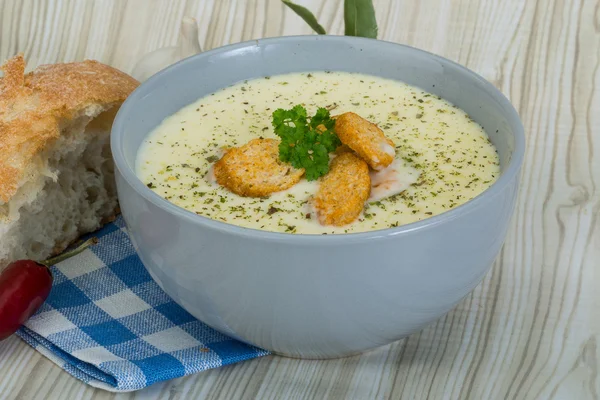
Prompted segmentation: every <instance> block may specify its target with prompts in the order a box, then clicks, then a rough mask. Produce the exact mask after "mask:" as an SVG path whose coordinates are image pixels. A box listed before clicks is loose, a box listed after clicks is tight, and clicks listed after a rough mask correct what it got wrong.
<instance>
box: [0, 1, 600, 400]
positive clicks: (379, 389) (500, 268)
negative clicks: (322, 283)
mask: <svg viewBox="0 0 600 400" xmlns="http://www.w3.org/2000/svg"><path fill="white" fill-rule="evenodd" d="M298 2H299V3H300V4H303V5H305V6H308V7H309V8H310V9H311V10H314V11H315V13H316V14H317V16H318V19H319V21H320V22H321V24H322V25H323V26H324V27H325V28H326V29H327V31H328V32H329V33H333V34H342V33H343V1H342V0H326V1H319V0H298ZM375 7H376V12H377V18H378V21H379V32H380V34H379V38H380V39H384V40H388V41H394V42H399V43H404V44H409V45H412V46H415V47H419V48H422V49H425V50H429V51H431V52H434V53H437V54H439V55H442V56H444V57H447V58H449V59H452V60H455V61H457V62H459V63H461V64H463V65H466V66H467V67H469V68H471V69H472V70H474V71H476V72H478V73H479V74H481V75H482V76H484V77H485V78H486V79H488V80H490V81H491V82H492V83H493V84H494V85H496V86H497V87H498V88H499V89H500V90H501V91H502V92H503V93H505V94H506V95H507V96H508V97H509V98H510V100H511V101H512V102H513V104H514V105H515V107H516V108H517V110H518V111H519V114H520V115H521V117H522V119H523V123H524V126H525V130H526V134H527V142H528V147H527V151H526V158H525V164H524V168H523V180H522V190H521V193H520V195H519V201H518V206H517V209H516V213H515V216H514V219H513V221H512V225H511V228H510V230H509V234H508V237H507V240H506V244H505V247H504V249H503V251H502V253H501V255H500V257H499V259H498V261H497V262H496V264H495V265H494V267H493V269H492V270H491V271H490V273H489V274H488V275H487V276H486V278H485V280H484V281H483V282H482V283H481V285H479V286H478V287H477V288H476V289H475V291H474V292H473V293H472V295H470V296H468V297H467V298H466V299H465V300H464V301H463V302H462V303H461V304H460V305H459V306H458V307H456V309H455V310H453V311H452V312H451V313H450V314H448V315H447V316H446V317H444V318H442V319H441V320H439V321H438V322H437V323H436V324H434V325H432V326H429V327H428V328H427V329H425V330H424V331H422V332H420V333H417V334H414V335H412V336H410V337H409V338H407V339H406V340H403V341H400V342H397V343H394V344H392V345H390V346H387V347H383V348H380V349H377V350H375V351H372V352H370V353H366V354H363V355H361V356H356V357H351V358H345V359H339V360H329V361H300V360H293V359H287V358H281V357H275V356H270V357H265V358H262V359H257V360H252V361H248V362H244V363H240V364H237V365H233V366H229V367H224V368H219V369H215V370H211V371H207V372H204V373H200V374H197V375H193V376H190V377H186V378H182V379H177V380H173V381H169V382H165V383H159V384H156V385H154V386H152V387H150V388H148V389H145V390H142V391H139V392H135V393H129V394H119V395H115V394H113V393H109V392H104V391H101V390H96V389H93V388H91V387H89V386H87V385H85V384H83V383H81V382H79V381H77V380H76V379H74V378H72V377H71V376H70V375H68V374H67V373H65V372H64V371H62V370H61V369H60V368H58V367H56V366H55V365H54V364H52V363H51V362H50V361H48V360H47V359H45V358H44V357H42V356H41V355H40V354H39V353H37V352H36V351H34V350H32V349H31V348H29V347H28V346H27V345H26V344H25V343H24V342H22V341H21V340H19V339H17V338H16V337H13V338H10V339H9V340H6V341H4V342H1V343H0V398H6V399H15V398H17V399H38V398H39V399H112V398H118V399H126V398H130V397H131V398H140V399H142V398H143V399H146V398H148V399H153V398H169V399H194V398H209V399H213V398H219V399H237V398H260V399H283V398H303V399H304V398H306V399H313V398H314V399H321V398H340V399H371V398H373V399H380V398H381V399H382V398H393V399H598V398H600V373H599V368H600V367H599V364H600V343H598V342H599V341H600V223H599V222H598V220H599V214H600V90H599V89H600V2H599V1H598V0H526V1H525V0H523V1H522V0H481V1H478V0H439V1H434V0H421V1H409V0H400V1H385V0H377V1H375ZM186 15H190V16H194V17H196V18H197V19H198V21H199V25H200V42H201V44H202V48H203V49H205V50H206V49H211V48H215V47H218V46H221V45H224V44H227V43H234V42H239V41H243V40H248V39H253V38H261V37H269V36H279V35H292V34H310V33H311V31H310V29H309V28H308V27H307V26H306V24H305V23H304V22H302V21H301V20H300V19H299V18H298V17H297V16H295V15H294V14H293V13H291V12H290V11H289V10H287V9H284V7H283V6H282V4H281V3H280V1H279V0H268V1H267V0H253V1H242V0H189V1H185V0H173V1H170V0H129V1H126V0H70V1H69V0H62V1H61V0H38V1H33V0H0V59H2V60H4V59H6V58H8V57H10V56H12V55H14V54H15V53H17V52H19V51H23V52H24V53H25V56H26V58H27V60H28V61H29V64H30V67H34V66H36V65H38V64H41V63H53V62H61V61H73V60H82V59H84V58H93V59H97V60H100V61H102V62H105V63H108V64H111V65H113V66H115V67H117V68H120V69H122V70H124V71H126V72H130V71H131V69H132V68H133V66H134V64H135V63H136V61H137V60H139V58H140V57H141V56H142V55H143V54H145V53H146V52H148V51H151V50H154V49H156V48H159V47H162V46H167V45H173V44H175V43H176V41H177V35H178V31H179V24H180V21H181V19H182V17H183V16H186Z"/></svg>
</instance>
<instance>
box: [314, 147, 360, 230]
mask: <svg viewBox="0 0 600 400" xmlns="http://www.w3.org/2000/svg"><path fill="white" fill-rule="evenodd" d="M370 193H371V178H370V177H369V167H368V165H367V163H366V162H365V161H363V160H362V159H360V158H359V157H358V156H356V155H355V154H354V153H343V154H341V155H339V156H337V157H336V158H334V159H333V161H332V162H331V166H330V169H329V172H328V173H327V175H325V176H324V177H323V178H321V183H320V185H319V190H318V191H317V194H316V195H315V197H314V198H313V199H312V206H313V208H314V210H315V211H316V214H317V217H318V220H319V222H320V223H321V224H322V225H335V226H342V225H346V224H349V223H351V222H353V221H354V220H355V219H357V218H358V216H359V215H360V213H361V211H362V210H363V207H364V205H365V202H366V201H367V199H368V198H369V194H370Z"/></svg>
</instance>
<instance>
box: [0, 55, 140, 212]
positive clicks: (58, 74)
mask: <svg viewBox="0 0 600 400" xmlns="http://www.w3.org/2000/svg"><path fill="white" fill-rule="evenodd" d="M1 69H2V71H3V72H4V76H3V77H2V78H0V155H1V156H0V204H2V203H8V202H9V201H10V199H11V198H12V197H13V196H14V195H15V193H16V192H17V190H18V188H19V187H20V186H21V185H22V184H23V182H25V181H26V180H27V176H26V175H27V171H28V170H29V169H30V168H31V166H32V164H33V163H36V162H44V161H43V160H41V159H40V160H38V156H39V155H41V153H42V152H43V151H44V149H46V148H47V147H48V146H50V145H51V144H52V143H53V142H54V141H55V140H56V139H57V138H58V137H59V136H60V130H61V127H62V126H64V125H65V124H66V123H68V121H70V120H71V119H72V118H73V117H75V116H76V115H77V114H78V113H79V112H81V111H82V110H84V109H86V108H87V107H90V106H94V105H97V106H98V107H99V110H100V111H102V110H108V109H110V108H112V107H114V106H118V105H120V104H121V103H122V102H123V101H124V100H125V99H126V98H127V96H128V95H129V94H130V93H131V92H132V91H133V90H134V89H135V88H136V87H137V86H138V85H139V83H138V81H136V80H135V79H134V78H132V77H130V76H129V75H127V74H125V73H123V72H121V71H119V70H117V69H115V68H112V67H110V66H108V65H105V64H101V63H99V62H97V61H90V60H86V61H83V62H75V63H65V64H53V65H42V66H40V67H38V68H37V69H35V70H34V71H32V72H30V73H27V74H25V60H24V58H23V55H22V54H19V55H17V56H15V57H13V58H12V59H10V60H8V61H7V62H6V63H5V64H4V65H3V66H2V67H1Z"/></svg>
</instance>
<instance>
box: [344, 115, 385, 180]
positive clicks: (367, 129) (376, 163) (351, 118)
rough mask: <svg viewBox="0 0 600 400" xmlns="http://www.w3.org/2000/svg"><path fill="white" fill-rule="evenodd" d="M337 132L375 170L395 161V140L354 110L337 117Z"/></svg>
mask: <svg viewBox="0 0 600 400" xmlns="http://www.w3.org/2000/svg"><path fill="white" fill-rule="evenodd" d="M335 133H336V134H337V136H338V137H339V138H340V141H341V142H342V143H343V144H346V145H347V146H348V147H350V148H351V149H352V150H354V151H355V152H356V154H358V155H359V156H360V157H361V158H362V159H363V160H365V161H366V162H367V164H369V166H370V167H371V168H373V169H374V170H377V171H378V170H381V169H383V168H385V167H387V166H388V165H390V164H391V163H392V161H394V156H395V155H396V150H395V148H394V142H392V141H391V140H390V139H388V138H387V137H386V136H385V135H384V133H383V131H382V130H381V129H379V127H378V126H377V125H375V124H373V123H371V122H369V121H367V120H366V119H364V118H362V117H361V116H359V115H357V114H355V113H353V112H347V113H344V114H340V115H338V116H337V117H336V119H335Z"/></svg>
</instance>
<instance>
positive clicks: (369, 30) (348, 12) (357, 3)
mask: <svg viewBox="0 0 600 400" xmlns="http://www.w3.org/2000/svg"><path fill="white" fill-rule="evenodd" d="M344 23H345V25H346V31H345V32H344V34H345V35H346V36H362V37H366V38H372V39H377V20H376V18H375V9H374V8H373V1H372V0H345V1H344Z"/></svg>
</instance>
